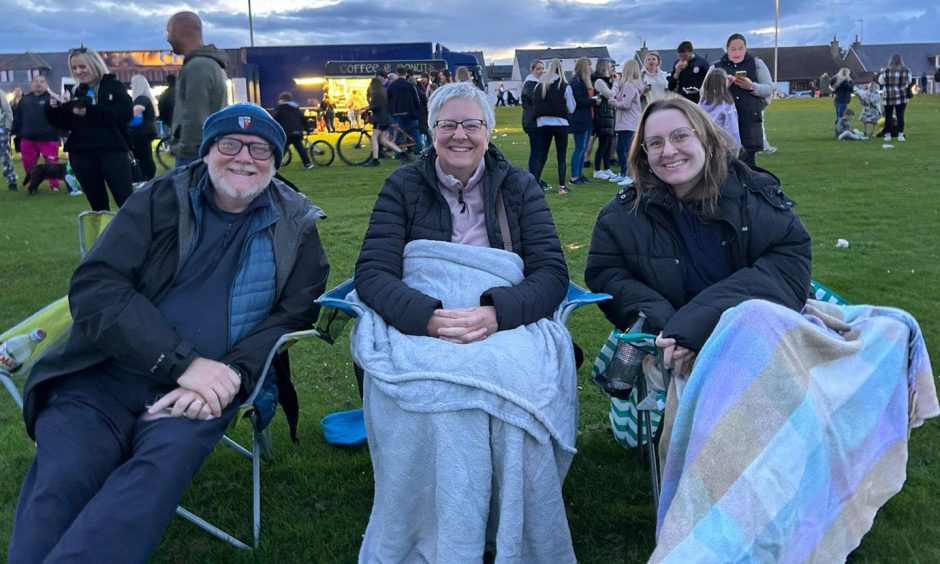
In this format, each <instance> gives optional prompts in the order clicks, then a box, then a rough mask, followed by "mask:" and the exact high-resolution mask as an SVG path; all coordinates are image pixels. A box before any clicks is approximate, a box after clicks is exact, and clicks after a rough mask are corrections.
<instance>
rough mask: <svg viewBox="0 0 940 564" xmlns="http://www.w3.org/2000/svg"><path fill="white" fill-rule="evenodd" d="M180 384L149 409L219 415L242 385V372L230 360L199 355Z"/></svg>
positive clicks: (151, 411)
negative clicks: (225, 360) (216, 359)
mask: <svg viewBox="0 0 940 564" xmlns="http://www.w3.org/2000/svg"><path fill="white" fill-rule="evenodd" d="M176 383H177V384H179V387H177V388H174V389H173V390H171V391H170V392H169V393H167V394H166V395H165V396H163V397H162V398H160V399H159V400H157V401H156V402H154V404H153V405H152V406H150V408H149V409H147V413H148V414H149V415H158V414H164V415H166V416H169V417H186V418H188V419H199V420H207V419H215V418H216V417H218V416H220V415H221V414H222V410H223V409H225V408H226V407H227V406H228V405H229V404H230V403H232V400H234V399H235V396H236V395H237V394H238V390H239V389H240V388H241V376H239V375H238V373H237V372H235V371H234V370H232V369H231V368H229V366H228V365H227V364H223V363H221V362H217V361H214V360H209V359H207V358H202V357H199V358H197V359H196V360H194V361H193V363H192V364H190V365H189V368H187V369H186V371H185V372H183V375H182V376H180V377H179V378H177V380H176Z"/></svg>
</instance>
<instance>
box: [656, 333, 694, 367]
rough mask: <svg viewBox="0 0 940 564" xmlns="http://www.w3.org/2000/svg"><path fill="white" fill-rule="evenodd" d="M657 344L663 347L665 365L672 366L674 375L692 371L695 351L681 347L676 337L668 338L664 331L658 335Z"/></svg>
mask: <svg viewBox="0 0 940 564" xmlns="http://www.w3.org/2000/svg"><path fill="white" fill-rule="evenodd" d="M656 346H657V347H659V348H661V349H663V366H665V367H666V368H671V369H672V374H673V376H688V375H689V373H690V372H692V364H693V363H694V362H695V356H696V354H697V353H696V352H695V351H693V350H690V349H687V348H685V347H680V346H679V345H677V344H676V340H675V339H667V338H665V337H663V334H662V333H660V334H659V335H657V336H656Z"/></svg>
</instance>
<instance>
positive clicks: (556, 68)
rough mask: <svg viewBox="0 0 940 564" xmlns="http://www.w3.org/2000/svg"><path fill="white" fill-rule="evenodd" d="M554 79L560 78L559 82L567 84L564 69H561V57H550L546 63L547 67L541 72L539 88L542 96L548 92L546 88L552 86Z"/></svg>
mask: <svg viewBox="0 0 940 564" xmlns="http://www.w3.org/2000/svg"><path fill="white" fill-rule="evenodd" d="M556 80H561V82H560V84H561V85H565V84H568V81H567V80H565V71H563V70H561V59H552V60H551V61H549V63H548V68H547V69H545V72H543V73H542V76H541V77H540V78H539V88H540V89H541V91H542V98H545V96H546V95H547V94H548V89H549V88H551V87H552V83H553V82H555V81H556Z"/></svg>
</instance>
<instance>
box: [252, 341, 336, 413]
mask: <svg viewBox="0 0 940 564" xmlns="http://www.w3.org/2000/svg"><path fill="white" fill-rule="evenodd" d="M319 336H320V331H318V330H317V329H306V330H304V331H294V332H293V333H285V334H284V335H281V338H280V339H278V340H277V341H276V342H275V343H274V346H272V347H271V350H270V351H269V352H268V357H267V358H266V359H265V361H264V366H263V367H262V368H261V375H260V376H259V377H258V379H257V380H256V381H255V387H254V389H253V390H252V391H251V394H250V395H249V396H248V398H247V399H245V401H243V402H242V405H241V408H240V409H245V408H250V407H251V406H253V405H254V402H255V398H257V397H258V394H259V393H261V388H262V386H264V381H265V379H267V377H268V373H269V372H270V371H271V363H273V362H274V357H275V356H276V355H277V354H278V353H280V352H281V351H284V350H287V349H288V348H290V347H292V346H293V345H294V344H295V343H297V342H299V341H302V340H304V339H311V338H314V337H319Z"/></svg>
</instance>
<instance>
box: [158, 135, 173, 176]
mask: <svg viewBox="0 0 940 564" xmlns="http://www.w3.org/2000/svg"><path fill="white" fill-rule="evenodd" d="M154 155H155V156H156V157H157V162H158V163H160V166H162V167H163V170H170V169H171V168H173V167H175V166H176V159H174V158H173V155H171V154H170V143H169V141H167V140H166V138H164V139H161V140H160V142H159V143H157V148H156V150H155V151H154Z"/></svg>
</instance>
